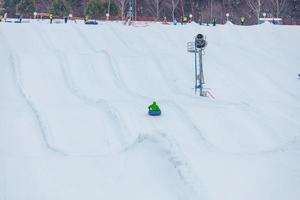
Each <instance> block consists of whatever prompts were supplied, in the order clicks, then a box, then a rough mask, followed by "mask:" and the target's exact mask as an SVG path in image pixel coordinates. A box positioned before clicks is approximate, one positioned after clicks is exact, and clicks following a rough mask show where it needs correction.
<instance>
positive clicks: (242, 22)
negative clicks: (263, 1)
mask: <svg viewBox="0 0 300 200" xmlns="http://www.w3.org/2000/svg"><path fill="white" fill-rule="evenodd" d="M240 20H241V25H242V26H243V25H244V24H245V17H244V16H241V18H240Z"/></svg>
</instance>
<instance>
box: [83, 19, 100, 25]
mask: <svg viewBox="0 0 300 200" xmlns="http://www.w3.org/2000/svg"><path fill="white" fill-rule="evenodd" d="M85 24H86V25H97V24H98V22H97V21H96V20H88V21H86V22H85Z"/></svg>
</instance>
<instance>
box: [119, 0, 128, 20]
mask: <svg viewBox="0 0 300 200" xmlns="http://www.w3.org/2000/svg"><path fill="white" fill-rule="evenodd" d="M117 1H118V2H119V5H120V10H121V17H122V20H123V19H124V18H125V14H126V13H125V10H126V6H127V4H128V0H117Z"/></svg>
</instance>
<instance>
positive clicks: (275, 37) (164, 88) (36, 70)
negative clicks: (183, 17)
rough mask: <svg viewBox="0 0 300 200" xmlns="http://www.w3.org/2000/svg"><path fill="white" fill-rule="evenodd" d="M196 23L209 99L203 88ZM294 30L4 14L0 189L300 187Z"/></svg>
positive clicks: (152, 197)
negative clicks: (153, 110) (198, 80)
mask: <svg viewBox="0 0 300 200" xmlns="http://www.w3.org/2000/svg"><path fill="white" fill-rule="evenodd" d="M198 33H202V34H204V35H206V39H207V41H208V46H207V48H206V49H205V55H204V56H203V59H204V75H205V81H206V84H205V87H206V88H209V91H210V92H211V94H212V95H213V96H214V97H215V98H214V99H213V98H209V97H200V96H199V95H196V94H195V93H194V57H193V56H194V55H193V54H192V53H189V52H187V42H190V41H193V40H194V37H195V35H196V34H198ZM299 36H300V27H297V26H273V25H271V24H263V25H257V26H249V27H246V26H244V27H242V26H236V25H233V24H226V25H219V26H216V27H211V26H210V27H207V26H199V25H197V24H189V25H185V26H181V25H179V26H172V25H170V26H168V25H162V24H158V23H157V24H155V23H152V24H146V23H138V24H135V25H134V26H124V25H123V24H122V23H117V22H110V23H107V22H101V23H100V24H99V25H98V26H87V25H84V24H83V23H81V22H78V23H77V24H75V23H73V22H71V23H68V24H49V22H48V21H31V22H30V23H24V24H15V23H0V200H83V199H85V200H99V199H105V200H123V199H124V200H125V199H126V200H201V199H203V200H283V199H286V200H299V199H300V138H299V137H300V79H298V78H297V76H298V74H299V73H300V59H299V58H300V51H299V47H300V37H299ZM152 101H157V103H158V104H159V106H160V107H161V109H162V115H161V116H160V117H150V116H148V115H147V107H148V105H149V104H151V103H152Z"/></svg>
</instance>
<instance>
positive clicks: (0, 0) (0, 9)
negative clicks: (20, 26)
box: [0, 0, 5, 15]
mask: <svg viewBox="0 0 300 200" xmlns="http://www.w3.org/2000/svg"><path fill="white" fill-rule="evenodd" d="M4 3H5V2H4V0H0V15H2V14H3V12H4Z"/></svg>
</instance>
